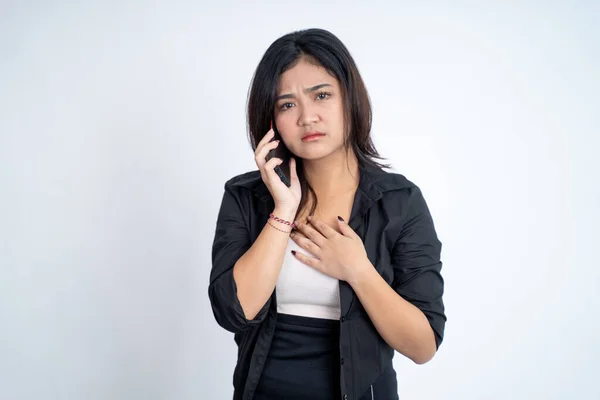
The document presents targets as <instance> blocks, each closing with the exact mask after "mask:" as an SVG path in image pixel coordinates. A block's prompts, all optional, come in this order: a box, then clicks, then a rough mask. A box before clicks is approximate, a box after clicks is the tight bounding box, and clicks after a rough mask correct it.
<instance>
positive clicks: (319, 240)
mask: <svg viewBox="0 0 600 400" xmlns="http://www.w3.org/2000/svg"><path fill="white" fill-rule="evenodd" d="M298 229H299V230H300V232H302V233H303V234H304V236H306V237H307V238H308V239H310V240H311V241H313V242H314V243H315V244H316V245H317V246H319V247H322V246H323V245H324V244H325V241H326V240H327V239H326V238H325V237H324V236H323V235H322V234H321V232H319V231H318V230H316V229H315V228H314V227H313V226H311V225H310V224H304V223H303V224H299V225H298Z"/></svg>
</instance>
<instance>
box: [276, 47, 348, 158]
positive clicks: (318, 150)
mask: <svg viewBox="0 0 600 400" xmlns="http://www.w3.org/2000/svg"><path fill="white" fill-rule="evenodd" d="M275 124H276V125H277V129H278V130H279V133H280V134H281V137H282V139H283V142H284V143H285V145H286V146H287V147H288V149H290V151H291V152H292V153H294V154H295V155H296V156H298V157H300V158H303V159H305V160H316V159H321V158H324V157H327V156H328V155H330V154H332V153H334V152H336V151H340V150H342V149H343V145H344V106H343V99H342V92H341V89H340V85H339V83H338V81H337V79H336V78H334V77H333V76H331V75H329V73H328V72H327V71H326V70H325V69H324V68H323V67H320V66H316V65H313V64H311V63H309V62H307V61H305V60H303V59H302V60H300V61H299V62H298V64H296V66H294V67H293V68H291V69H289V70H288V71H286V72H284V73H283V74H282V75H281V78H280V83H279V91H278V93H277V98H276V101H275ZM311 134H315V135H311Z"/></svg>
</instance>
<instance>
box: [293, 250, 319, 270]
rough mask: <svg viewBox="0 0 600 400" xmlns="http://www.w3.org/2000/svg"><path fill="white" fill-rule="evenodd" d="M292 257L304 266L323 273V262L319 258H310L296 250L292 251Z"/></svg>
mask: <svg viewBox="0 0 600 400" xmlns="http://www.w3.org/2000/svg"><path fill="white" fill-rule="evenodd" d="M292 255H293V256H294V257H296V258H297V259H298V260H299V261H300V262H302V263H303V264H306V265H308V266H309V267H313V268H314V269H316V270H318V271H321V272H322V268H321V261H320V260H319V259H318V258H315V257H309V256H307V255H304V254H302V253H300V252H299V251H296V250H292Z"/></svg>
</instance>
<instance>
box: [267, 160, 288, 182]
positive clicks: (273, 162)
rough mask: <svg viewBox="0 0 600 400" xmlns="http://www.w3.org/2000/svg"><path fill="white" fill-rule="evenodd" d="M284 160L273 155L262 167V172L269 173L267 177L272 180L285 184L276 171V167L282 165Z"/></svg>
mask: <svg viewBox="0 0 600 400" xmlns="http://www.w3.org/2000/svg"><path fill="white" fill-rule="evenodd" d="M282 163H283V160H282V159H281V158H277V157H273V158H272V159H270V160H269V161H267V162H266V163H265V165H264V167H263V169H262V172H263V173H264V174H266V175H267V179H268V180H269V181H270V182H281V184H282V185H285V183H283V181H282V180H281V178H280V177H279V175H277V172H275V167H276V166H278V165H281V164H282Z"/></svg>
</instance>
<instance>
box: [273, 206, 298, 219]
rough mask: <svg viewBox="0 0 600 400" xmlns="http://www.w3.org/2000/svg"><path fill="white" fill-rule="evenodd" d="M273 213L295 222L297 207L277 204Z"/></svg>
mask: <svg viewBox="0 0 600 400" xmlns="http://www.w3.org/2000/svg"><path fill="white" fill-rule="evenodd" d="M273 215H274V216H276V217H277V218H281V219H283V220H286V221H289V222H294V217H296V209H295V208H292V207H284V206H277V207H275V209H273Z"/></svg>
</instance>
